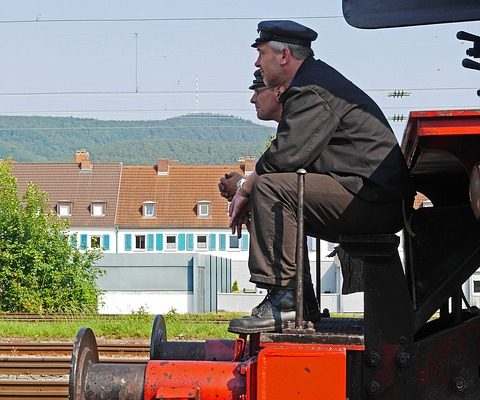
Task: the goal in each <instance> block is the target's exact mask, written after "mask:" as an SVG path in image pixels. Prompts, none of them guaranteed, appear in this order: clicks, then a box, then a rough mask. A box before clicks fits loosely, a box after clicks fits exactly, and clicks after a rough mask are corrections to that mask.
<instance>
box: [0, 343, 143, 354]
mask: <svg viewBox="0 0 480 400" xmlns="http://www.w3.org/2000/svg"><path fill="white" fill-rule="evenodd" d="M72 347H73V344H72V343H70V342H20V341H15V342H3V343H2V342H0V357H1V356H7V355H15V356H25V355H42V356H46V355H70V354H71V353H72ZM98 349H99V353H100V354H101V355H102V356H137V357H146V356H148V354H149V352H150V344H147V343H125V342H123V343H100V344H99V346H98Z"/></svg>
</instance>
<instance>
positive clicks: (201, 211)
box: [197, 201, 210, 218]
mask: <svg viewBox="0 0 480 400" xmlns="http://www.w3.org/2000/svg"><path fill="white" fill-rule="evenodd" d="M197 216H198V218H208V217H210V202H209V201H199V202H198V203H197Z"/></svg>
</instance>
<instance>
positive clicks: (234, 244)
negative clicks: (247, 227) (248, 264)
mask: <svg viewBox="0 0 480 400" xmlns="http://www.w3.org/2000/svg"><path fill="white" fill-rule="evenodd" d="M228 244H229V248H230V249H239V248H240V241H239V240H238V237H237V236H236V235H230V239H229V243H228Z"/></svg>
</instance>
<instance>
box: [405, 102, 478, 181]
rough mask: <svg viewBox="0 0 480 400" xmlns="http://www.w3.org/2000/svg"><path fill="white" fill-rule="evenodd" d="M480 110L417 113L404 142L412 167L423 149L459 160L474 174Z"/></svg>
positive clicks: (408, 125)
mask: <svg viewBox="0 0 480 400" xmlns="http://www.w3.org/2000/svg"><path fill="white" fill-rule="evenodd" d="M479 137H480V110H447V111H414V112H411V113H410V116H409V119H408V123H407V127H406V128H405V133H404V136H403V141H402V149H403V151H404V154H405V157H406V159H407V162H409V167H412V164H411V163H412V161H414V160H415V156H416V155H418V154H419V153H420V148H423V149H435V150H443V151H446V152H448V153H451V154H452V155H454V156H455V157H457V158H458V159H459V160H460V161H461V162H462V163H463V164H464V166H465V169H466V172H467V174H470V172H471V170H472V168H473V165H474V163H475V162H476V161H477V157H478V156H477V155H478V153H479V151H480V139H479Z"/></svg>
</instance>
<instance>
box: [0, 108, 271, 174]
mask: <svg viewBox="0 0 480 400" xmlns="http://www.w3.org/2000/svg"><path fill="white" fill-rule="evenodd" d="M273 132H274V129H273V128H269V127H266V126H263V125H258V124H255V123H253V122H250V121H247V120H244V119H241V118H238V117H233V116H224V115H211V114H189V115H184V116H180V117H175V118H170V119H167V120H162V121H103V120H97V119H87V118H73V117H67V118H65V117H11V116H0V159H2V158H7V157H9V156H10V157H13V159H14V160H15V161H20V162H52V161H73V159H74V154H75V151H76V150H79V149H86V150H87V151H88V152H89V153H90V158H91V159H92V160H94V161H103V162H107V161H122V162H124V163H125V164H145V165H150V164H155V163H156V161H157V159H158V158H170V159H176V160H179V161H180V162H181V163H184V164H191V163H201V164H231V163H236V161H237V160H238V158H239V157H242V156H246V155H249V156H255V157H258V156H259V155H260V154H261V153H262V152H263V150H264V149H265V146H266V143H267V141H268V138H269V136H270V135H271V134H272V133H273Z"/></svg>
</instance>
